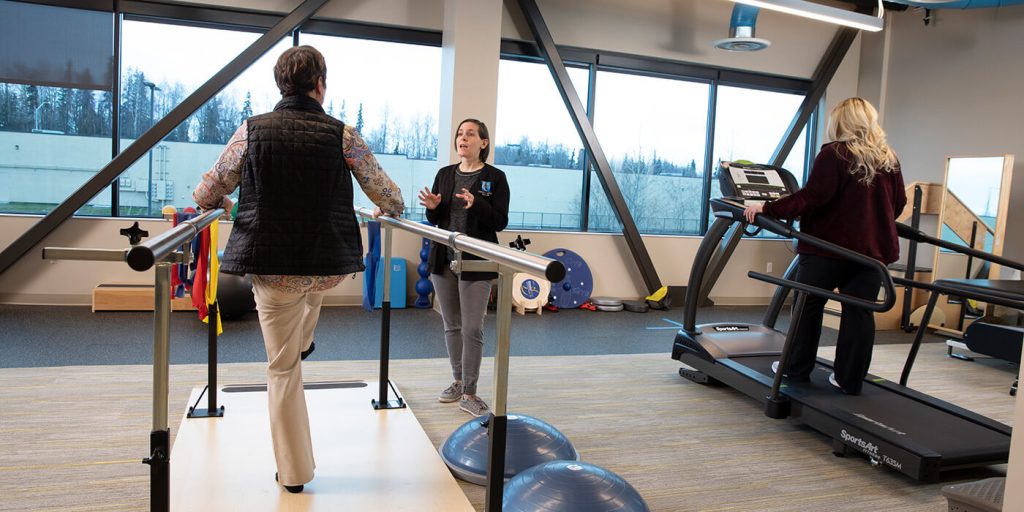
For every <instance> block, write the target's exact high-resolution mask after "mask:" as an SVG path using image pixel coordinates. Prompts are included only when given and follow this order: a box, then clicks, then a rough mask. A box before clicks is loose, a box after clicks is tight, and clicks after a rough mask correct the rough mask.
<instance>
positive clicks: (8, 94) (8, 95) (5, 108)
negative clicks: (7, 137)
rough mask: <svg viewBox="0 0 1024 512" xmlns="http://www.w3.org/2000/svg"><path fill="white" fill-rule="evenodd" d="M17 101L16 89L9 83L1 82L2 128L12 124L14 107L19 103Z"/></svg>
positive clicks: (0, 107) (0, 110)
mask: <svg viewBox="0 0 1024 512" xmlns="http://www.w3.org/2000/svg"><path fill="white" fill-rule="evenodd" d="M16 102H17V97H15V95H14V89H13V88H12V87H11V86H10V85H8V84H5V83H0V130H3V129H6V128H7V127H9V126H10V125H11V117H12V115H13V108H12V107H14V105H16V104H17V103H16Z"/></svg>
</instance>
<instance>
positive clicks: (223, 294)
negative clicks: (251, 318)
mask: <svg viewBox="0 0 1024 512" xmlns="http://www.w3.org/2000/svg"><path fill="white" fill-rule="evenodd" d="M254 309H256V297H255V296H254V295H253V293H252V276H250V275H248V274H246V275H244V276H236V275H234V274H225V273H224V272H218V273H217V312H218V314H220V317H221V318H222V319H224V320H237V319H239V318H242V317H243V316H245V315H246V313H248V312H250V311H252V310H254Z"/></svg>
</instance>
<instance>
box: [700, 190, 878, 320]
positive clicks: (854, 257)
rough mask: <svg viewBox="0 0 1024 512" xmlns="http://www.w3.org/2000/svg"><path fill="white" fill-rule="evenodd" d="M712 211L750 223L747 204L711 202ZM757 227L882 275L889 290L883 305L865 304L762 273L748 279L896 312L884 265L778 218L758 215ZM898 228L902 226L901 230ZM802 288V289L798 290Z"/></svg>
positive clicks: (872, 308) (755, 218) (723, 200)
mask: <svg viewBox="0 0 1024 512" xmlns="http://www.w3.org/2000/svg"><path fill="white" fill-rule="evenodd" d="M711 203H712V207H713V208H714V210H715V215H716V216H728V217H731V218H732V219H733V220H736V221H738V222H746V221H745V220H744V219H743V210H744V207H743V204H741V203H738V202H735V201H732V200H729V198H715V199H712V200H711ZM754 225H756V226H758V227H761V228H764V229H766V230H768V231H771V232H772V233H775V234H778V235H782V236H784V237H788V238H795V239H797V240H799V241H801V242H804V243H806V244H808V245H812V246H814V247H817V248H819V249H824V250H826V251H828V252H830V253H832V254H835V255H836V256H839V257H840V258H842V259H844V260H847V261H852V262H855V263H859V264H861V265H864V266H865V267H871V268H873V269H874V270H875V272H876V273H878V276H879V278H880V279H881V281H882V288H883V289H884V290H885V296H884V299H883V300H882V302H876V301H869V300H864V299H861V298H857V297H851V296H849V295H842V294H837V293H835V292H833V291H831V290H825V289H824V288H818V287H815V286H808V285H804V284H802V283H798V282H796V281H793V280H790V279H782V278H778V277H774V276H769V275H765V274H761V273H759V272H749V273H748V274H747V275H748V276H750V277H751V278H753V279H758V280H761V281H765V282H769V283H772V284H775V285H778V286H787V287H790V288H793V289H796V290H800V291H803V292H806V293H811V294H813V295H818V296H822V297H828V298H830V299H833V300H837V301H839V302H842V303H847V304H850V305H856V306H857V307H862V308H866V309H869V310H871V311H888V310H890V309H892V307H893V305H894V304H896V289H895V287H894V286H893V283H892V276H891V275H889V269H888V268H887V267H886V266H885V264H883V263H882V262H880V261H878V260H876V259H874V258H871V257H868V256H865V255H863V254H861V253H859V252H856V251H851V250H849V249H847V248H845V247H843V246H841V245H836V244H834V243H832V242H828V241H825V240H822V239H820V238H818V237H815V236H811V235H808V234H806V233H801V232H800V231H798V230H796V229H793V228H792V227H791V226H788V225H786V224H785V223H783V222H781V221H779V220H778V219H776V218H774V217H769V216H767V215H765V214H763V213H759V214H757V216H755V217H754ZM897 227H898V226H897ZM798 285H799V286H798Z"/></svg>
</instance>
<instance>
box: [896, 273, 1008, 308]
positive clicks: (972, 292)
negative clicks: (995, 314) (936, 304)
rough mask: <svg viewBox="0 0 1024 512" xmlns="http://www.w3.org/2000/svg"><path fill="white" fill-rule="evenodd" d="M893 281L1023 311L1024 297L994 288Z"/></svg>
mask: <svg viewBox="0 0 1024 512" xmlns="http://www.w3.org/2000/svg"><path fill="white" fill-rule="evenodd" d="M893 281H894V282H895V283H896V284H898V285H900V286H909V287H910V288H918V289H921V290H928V291H932V292H939V293H942V294H945V295H959V296H962V297H969V298H972V299H975V300H979V301H981V302H985V303H992V304H998V305H1000V306H1005V307H1008V308H1013V309H1019V310H1024V297H1022V296H1021V295H1020V294H1017V293H1012V292H1008V291H1003V290H998V289H995V288H979V287H975V286H965V285H962V284H959V283H957V282H955V281H954V282H950V281H945V280H941V279H940V280H938V281H936V282H934V283H925V282H921V281H913V280H911V279H904V278H900V277H894V278H893Z"/></svg>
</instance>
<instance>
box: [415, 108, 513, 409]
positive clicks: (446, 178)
mask: <svg viewBox="0 0 1024 512" xmlns="http://www.w3.org/2000/svg"><path fill="white" fill-rule="evenodd" d="M454 145H455V150H456V151H457V152H458V154H459V158H460V162H459V163H457V164H454V165H449V166H447V167H442V168H441V170H439V171H437V176H436V177H435V178H434V185H433V186H432V187H431V188H429V189H428V188H426V187H424V188H423V190H421V191H420V193H419V200H420V204H421V205H423V206H424V207H425V208H426V209H427V212H426V213H427V220H428V221H430V222H431V223H432V224H435V225H437V227H439V228H441V229H447V230H449V231H458V232H460V233H465V234H467V235H469V236H471V237H473V238H479V239H481V240H487V241H489V242H495V243H497V242H498V231H501V230H503V229H505V226H506V225H508V201H509V190H508V181H507V180H506V179H505V173H504V172H501V171H500V170H498V169H497V168H495V167H494V166H491V165H488V164H487V163H486V160H487V155H488V153H490V150H491V140H490V135H489V134H488V131H487V125H485V124H484V123H483V122H481V121H479V120H477V119H466V120H465V121H462V122H461V123H459V127H458V129H457V130H456V132H455V140H454ZM453 258H454V254H453V252H452V250H451V249H450V248H449V247H447V246H445V245H443V244H437V243H435V244H432V246H431V248H430V260H429V262H428V264H429V266H430V271H431V276H430V281H431V282H432V283H433V284H434V297H435V298H436V299H437V301H438V304H439V306H440V307H441V318H442V320H443V321H444V338H445V344H446V345H447V347H448V359H449V361H450V362H451V365H452V376H453V377H454V381H453V382H452V384H451V385H450V386H448V388H447V389H445V390H444V391H442V392H441V395H440V396H439V397H438V400H440V401H441V402H444V403H450V402H459V408H460V409H462V410H463V411H466V412H467V413H469V414H472V415H474V416H481V415H484V414H487V412H488V408H487V403H486V402H484V401H483V399H481V398H480V397H479V396H477V394H476V386H477V380H478V379H479V377H480V360H481V358H482V357H483V350H484V331H483V325H484V316H485V315H486V314H487V301H488V299H489V298H490V295H491V280H493V279H494V278H496V277H498V276H497V274H496V273H494V272H462V274H461V275H459V276H456V275H455V274H454V273H452V271H451V269H450V268H449V263H450V262H451V261H452V259H453ZM462 259H480V258H478V257H476V256H474V255H472V254H463V255H462Z"/></svg>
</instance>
